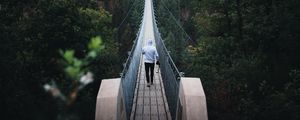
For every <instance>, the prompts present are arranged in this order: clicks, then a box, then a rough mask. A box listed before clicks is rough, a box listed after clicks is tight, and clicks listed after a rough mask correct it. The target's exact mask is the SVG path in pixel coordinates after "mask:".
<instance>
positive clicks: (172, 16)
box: [161, 0, 195, 44]
mask: <svg viewBox="0 0 300 120" xmlns="http://www.w3.org/2000/svg"><path fill="white" fill-rule="evenodd" d="M161 3H162V5H163V7H164V8H165V9H166V10H167V11H168V13H169V14H170V15H171V18H172V19H173V20H174V21H175V23H176V25H177V26H179V28H180V29H181V30H182V31H183V32H184V34H185V35H186V36H187V37H188V40H189V41H191V42H192V43H193V44H195V41H193V40H192V39H191V37H190V36H189V35H188V34H187V32H186V31H185V30H184V29H183V28H182V26H181V25H180V24H179V22H178V21H177V20H176V18H175V16H174V15H173V13H172V12H170V10H169V8H168V7H166V5H165V3H164V1H163V0H161Z"/></svg>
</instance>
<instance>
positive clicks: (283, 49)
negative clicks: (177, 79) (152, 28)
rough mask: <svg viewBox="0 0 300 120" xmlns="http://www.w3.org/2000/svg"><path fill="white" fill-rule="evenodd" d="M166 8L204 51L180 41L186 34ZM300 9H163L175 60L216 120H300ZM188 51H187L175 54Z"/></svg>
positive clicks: (225, 5) (206, 4)
mask: <svg viewBox="0 0 300 120" xmlns="http://www.w3.org/2000/svg"><path fill="white" fill-rule="evenodd" d="M162 2H165V3H168V4H166V5H165V6H167V8H168V9H169V10H170V12H171V13H172V14H173V15H174V16H175V18H176V19H177V21H180V22H181V25H182V26H183V27H184V29H185V30H186V31H187V33H188V34H189V35H190V37H191V38H192V39H193V40H194V41H196V42H197V44H190V43H189V42H188V41H183V40H184V39H186V37H185V36H183V37H180V36H178V35H179V34H180V33H181V32H178V30H179V28H177V27H176V24H175V22H174V20H172V19H170V18H172V17H171V15H170V13H169V12H168V10H167V9H166V8H165V7H164V5H163V4H162ZM299 3H300V2H299V1H296V0H293V1H288V2H287V1H283V0H279V1H260V0H251V1H242V0H234V1H232V0H221V1H220V0H201V1H199V0H190V1H187V0H179V1H177V2H175V1H172V2H170V1H169V0H162V1H156V8H157V17H158V22H159V27H160V32H161V33H162V36H163V39H164V40H165V43H166V44H167V47H168V50H170V51H171V53H172V57H173V58H174V59H175V61H180V62H179V63H180V64H178V63H177V64H176V65H178V66H179V69H180V71H184V72H185V73H186V76H195V77H200V78H201V80H202V82H203V86H204V90H205V92H206V95H207V103H208V114H209V119H213V120H214V119H230V120H252V119H259V120H265V119H271V120H276V119H293V120H296V119H299V118H300V116H299V110H296V109H299V105H300V103H299V102H298V101H299V96H298V95H297V94H298V92H299V90H298V88H299V84H298V82H297V80H294V79H295V78H297V77H296V76H297V74H298V72H296V71H297V70H299V67H300V66H299V65H300V63H299V61H300V57H299V55H298V54H299V51H300V50H299V48H300V47H299V45H300V43H299V40H298V39H299V35H298V34H297V31H299V28H300V25H299V22H297V19H298V18H299V12H298V11H299V7H296V6H298V5H300V4H299ZM176 6H179V7H178V8H176ZM178 11H179V18H177V15H178V14H177V12H178ZM178 38H179V39H178ZM182 38H184V39H182ZM178 41H181V42H178ZM184 43H185V44H187V45H186V46H187V47H186V48H184V49H178V47H176V46H180V45H181V46H182V45H184ZM177 56H183V57H177ZM297 87H298V88H297Z"/></svg>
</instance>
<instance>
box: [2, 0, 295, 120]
mask: <svg viewBox="0 0 300 120" xmlns="http://www.w3.org/2000/svg"><path fill="white" fill-rule="evenodd" d="M153 2H154V9H155V16H156V20H157V24H158V28H159V31H160V33H161V35H162V38H163V40H164V42H165V44H166V46H167V48H168V50H169V51H170V54H171V56H172V58H173V59H174V62H175V63H176V65H177V67H178V69H179V71H181V72H184V73H185V76H188V77H199V78H200V79H201V81H202V84H203V87H204V91H205V94H206V101H207V111H208V118H209V119H210V120H254V119H255V120H299V119H300V33H299V31H300V22H299V21H300V7H299V6H300V1H299V0H153ZM143 7H144V0H1V1H0V41H1V42H0V55H1V59H0V67H1V72H0V75H1V77H0V90H1V91H0V93H1V94H0V95H1V96H2V97H1V100H0V106H1V115H2V116H1V119H5V120H6V119H7V120H93V119H95V105H96V96H97V92H98V90H99V87H100V84H101V80H102V79H106V78H117V77H120V73H121V72H122V69H123V66H122V65H123V63H124V62H125V61H126V58H127V56H128V53H127V52H128V51H130V49H131V47H132V45H133V41H134V39H135V38H136V33H137V32H138V30H139V24H140V23H141V19H142V14H143Z"/></svg>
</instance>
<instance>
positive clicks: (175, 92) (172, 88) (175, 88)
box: [151, 3, 182, 120]
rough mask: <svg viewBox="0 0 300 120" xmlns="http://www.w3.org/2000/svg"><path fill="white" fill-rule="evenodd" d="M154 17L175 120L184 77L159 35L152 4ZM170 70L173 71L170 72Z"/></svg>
mask: <svg viewBox="0 0 300 120" xmlns="http://www.w3.org/2000/svg"><path fill="white" fill-rule="evenodd" d="M151 7H152V8H151V9H152V11H153V13H152V17H153V25H154V35H155V41H156V44H157V50H158V54H159V56H160V57H159V59H160V63H161V65H160V69H161V76H162V79H163V83H164V89H165V92H166V98H167V101H168V106H169V111H170V113H171V117H172V119H173V120H174V119H175V118H176V110H177V103H178V100H179V85H180V80H181V77H182V75H181V74H180V72H179V70H178V68H177V67H176V65H175V63H174V61H173V59H172V57H171V55H170V53H169V51H168V50H167V48H166V46H165V44H164V42H163V40H162V38H161V34H160V33H159V30H158V27H157V23H156V18H155V11H154V9H153V3H152V6H151ZM170 69H171V70H172V71H171V72H170Z"/></svg>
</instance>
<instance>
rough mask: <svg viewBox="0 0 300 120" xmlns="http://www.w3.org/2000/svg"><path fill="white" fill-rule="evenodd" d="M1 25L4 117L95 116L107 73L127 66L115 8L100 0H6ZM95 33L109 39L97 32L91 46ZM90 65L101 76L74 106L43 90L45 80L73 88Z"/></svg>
mask: <svg viewBox="0 0 300 120" xmlns="http://www.w3.org/2000/svg"><path fill="white" fill-rule="evenodd" d="M0 31H1V34H0V37H1V44H0V49H1V50H0V51H1V52H0V54H1V55H2V56H3V57H2V58H1V59H0V66H1V69H2V70H1V75H2V76H4V77H3V78H1V84H0V87H1V89H2V90H1V95H3V97H4V100H3V101H4V103H6V104H5V105H4V106H1V107H3V108H5V109H6V110H5V111H4V113H3V115H4V116H3V118H6V119H12V120H17V119H25V118H26V119H31V120H36V119H44V120H55V119H73V118H74V119H83V120H88V119H94V108H95V107H94V106H95V103H96V102H95V99H94V98H95V97H96V96H97V91H98V90H99V84H100V82H101V79H103V78H104V77H107V78H108V77H116V76H118V75H119V74H118V73H119V71H121V70H120V64H121V63H120V60H119V58H118V56H117V55H118V51H119V48H118V46H117V43H116V40H115V39H114V38H113V37H114V36H113V32H114V28H113V24H112V15H111V13H109V12H108V11H107V10H105V9H103V7H102V6H99V4H98V3H97V2H95V0H38V1H36V0H27V1H18V0H4V1H1V2H0ZM94 36H101V37H102V38H103V39H101V38H94V39H95V40H94V42H93V43H90V44H91V46H93V47H92V48H93V49H91V50H90V49H89V48H88V44H89V40H90V38H92V37H94ZM99 40H100V41H99ZM104 43H105V46H106V47H105V48H104ZM58 50H59V51H60V52H57V51H58ZM100 51H101V54H99V53H100ZM89 52H93V53H92V55H88V54H89ZM110 52H112V53H113V54H108V53H110ZM61 63H63V64H61ZM102 63H103V64H102ZM104 68H105V69H104ZM88 70H91V71H92V72H93V73H94V74H95V75H94V79H95V81H94V82H93V83H92V84H90V85H88V87H86V88H85V89H82V90H81V92H80V93H79V94H77V99H76V102H75V103H74V104H72V106H69V107H68V108H64V107H62V106H63V104H64V103H63V102H61V101H57V100H56V99H52V97H51V95H49V94H48V93H46V92H45V91H44V90H43V87H42V86H43V85H44V84H46V83H50V82H51V81H54V82H55V83H57V87H58V88H59V89H60V90H61V92H62V94H67V93H71V92H73V91H71V90H73V88H76V87H77V85H78V84H73V83H72V82H74V81H78V80H79V77H80V76H82V75H84V74H86V72H87V71H88ZM111 70H114V71H111ZM75 83H76V82H75ZM2 93H3V94H2ZM66 97H69V96H66ZM33 101H34V102H33Z"/></svg>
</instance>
